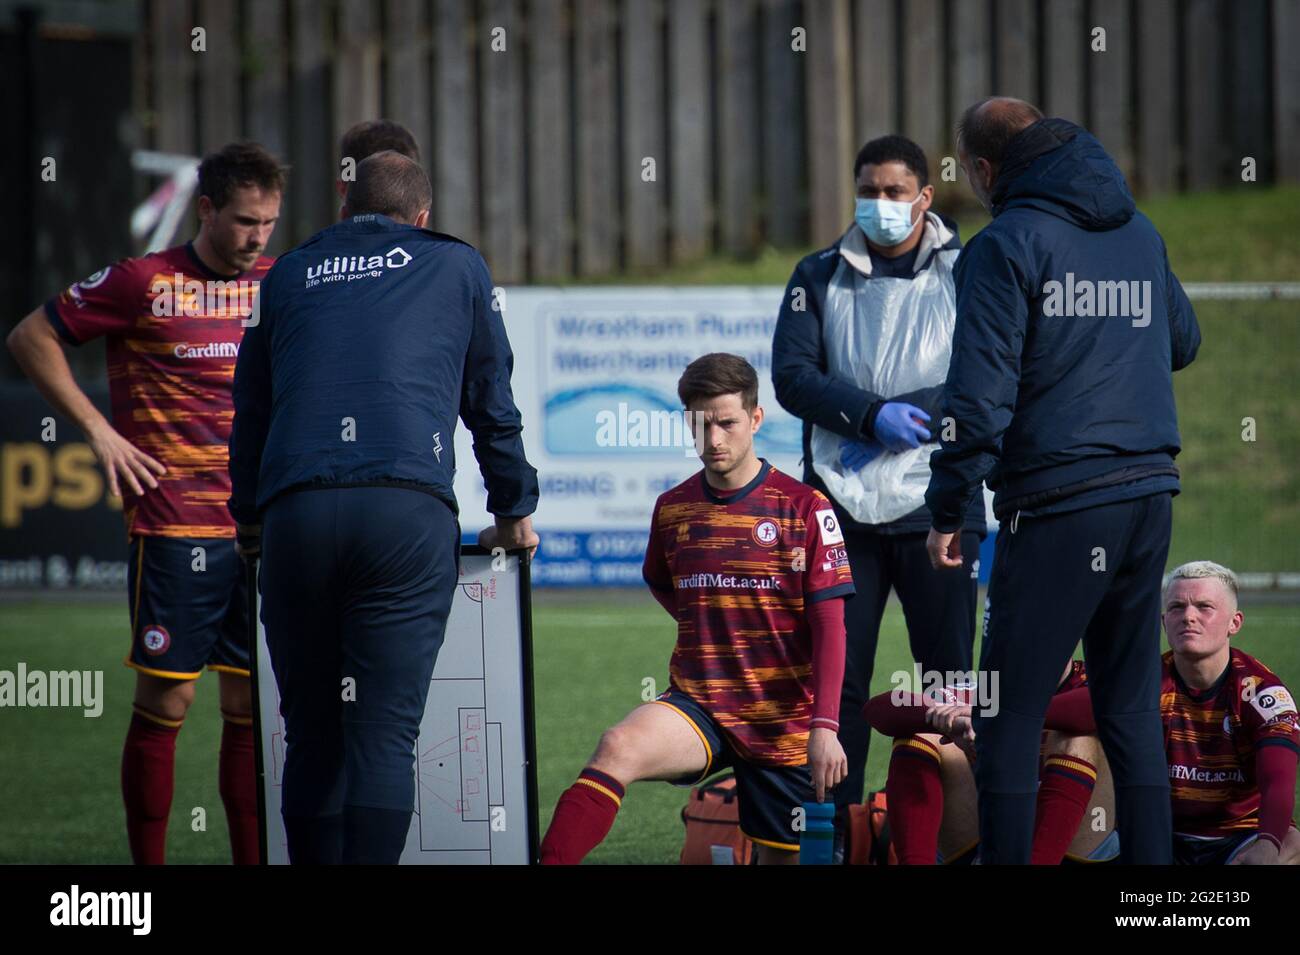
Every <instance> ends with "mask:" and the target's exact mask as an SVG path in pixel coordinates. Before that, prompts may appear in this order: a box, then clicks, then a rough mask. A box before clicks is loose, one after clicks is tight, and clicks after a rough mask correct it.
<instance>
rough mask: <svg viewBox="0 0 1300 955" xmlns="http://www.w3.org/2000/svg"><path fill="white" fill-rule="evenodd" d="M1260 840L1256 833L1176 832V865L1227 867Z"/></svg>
mask: <svg viewBox="0 0 1300 955" xmlns="http://www.w3.org/2000/svg"><path fill="white" fill-rule="evenodd" d="M1291 828H1292V829H1294V828H1295V826H1292V827H1291ZM1258 838H1259V833H1258V832H1254V831H1250V832H1236V833H1233V834H1232V835H1229V836H1189V835H1186V834H1184V833H1181V832H1175V833H1174V865H1227V864H1228V863H1229V862H1231V861H1232V860H1233V859H1235V858H1236V857H1237V856H1238V855H1240V854H1241V852H1242V850H1244V849H1246V848H1247V847H1249V846H1250V845H1252V844H1253V843H1254V842H1255V840H1256V839H1258Z"/></svg>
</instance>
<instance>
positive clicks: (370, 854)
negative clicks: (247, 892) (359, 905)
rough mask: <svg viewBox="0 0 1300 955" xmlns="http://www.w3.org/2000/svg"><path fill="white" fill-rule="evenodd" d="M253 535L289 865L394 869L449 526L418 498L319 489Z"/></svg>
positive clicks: (411, 793)
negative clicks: (258, 554) (281, 743)
mask: <svg viewBox="0 0 1300 955" xmlns="http://www.w3.org/2000/svg"><path fill="white" fill-rule="evenodd" d="M262 538H263V540H262V573H261V591H262V622H263V623H264V624H265V626H266V641H267V647H268V649H269V650H270V655H271V665H272V667H273V669H274V670H275V679H276V683H277V684H278V686H279V690H280V713H281V715H282V716H283V717H284V726H285V746H286V753H285V764H284V773H283V777H282V783H283V788H282V790H281V813H282V815H283V817H284V822H285V830H286V834H287V835H288V841H289V855H290V861H292V862H295V863H298V862H309V863H322V862H370V863H396V862H397V860H398V858H399V857H400V855H401V852H402V847H403V846H404V845H405V843H406V835H407V830H408V829H409V828H410V821H411V812H412V809H413V807H414V805H415V740H416V737H417V736H418V735H419V732H420V721H421V718H422V717H423V714H424V706H425V702H426V700H427V699H428V695H429V680H430V677H431V676H432V674H433V667H434V662H435V661H436V660H437V657H438V650H439V649H440V648H441V647H442V641H443V635H444V631H445V629H446V624H447V617H448V614H449V613H450V611H451V603H452V596H453V594H454V593H455V589H456V580H457V576H458V561H459V549H460V528H459V526H458V525H457V522H456V517H455V515H454V514H453V513H452V511H451V509H450V508H449V507H448V506H447V505H446V504H445V503H443V502H442V501H441V500H439V499H438V498H436V497H433V496H432V495H429V494H425V493H423V492H421V491H416V490H408V489H405V488H392V487H353V488H322V489H315V490H304V491H298V492H295V493H291V494H286V495H284V496H283V497H281V498H279V499H277V500H275V501H273V502H272V503H271V505H270V506H269V507H268V508H267V511H266V515H265V519H264V525H263V533H262ZM345 681H346V682H345Z"/></svg>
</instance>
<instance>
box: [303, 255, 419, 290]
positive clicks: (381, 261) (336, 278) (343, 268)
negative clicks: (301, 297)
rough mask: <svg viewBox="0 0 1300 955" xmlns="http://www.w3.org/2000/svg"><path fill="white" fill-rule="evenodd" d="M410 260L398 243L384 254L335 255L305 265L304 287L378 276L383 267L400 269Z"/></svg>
mask: <svg viewBox="0 0 1300 955" xmlns="http://www.w3.org/2000/svg"><path fill="white" fill-rule="evenodd" d="M410 261H411V253H409V252H407V251H406V250H405V249H403V248H402V247H401V246H400V245H399V246H394V247H393V248H392V249H390V250H389V251H388V252H386V253H385V254H384V255H343V256H339V255H336V256H334V257H333V258H332V259H326V260H325V261H324V262H321V263H320V264H319V265H309V266H307V284H306V286H305V287H306V288H311V287H313V286H315V285H320V284H321V283H322V282H351V281H353V280H354V279H364V278H379V276H381V275H383V274H384V269H385V268H389V269H400V268H402V267H403V266H405V265H407V264H408V263H409V262H410Z"/></svg>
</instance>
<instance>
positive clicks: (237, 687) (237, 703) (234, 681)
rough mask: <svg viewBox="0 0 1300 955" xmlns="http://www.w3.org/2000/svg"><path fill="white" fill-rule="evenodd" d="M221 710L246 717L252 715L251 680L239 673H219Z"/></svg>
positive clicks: (235, 715) (241, 717)
mask: <svg viewBox="0 0 1300 955" xmlns="http://www.w3.org/2000/svg"><path fill="white" fill-rule="evenodd" d="M221 712H222V713H223V714H225V715H227V716H233V717H236V718H239V719H247V718H248V717H251V716H252V715H253V691H252V681H251V680H249V678H248V677H246V676H244V675H243V674H240V673H226V672H224V671H223V672H222V674H221Z"/></svg>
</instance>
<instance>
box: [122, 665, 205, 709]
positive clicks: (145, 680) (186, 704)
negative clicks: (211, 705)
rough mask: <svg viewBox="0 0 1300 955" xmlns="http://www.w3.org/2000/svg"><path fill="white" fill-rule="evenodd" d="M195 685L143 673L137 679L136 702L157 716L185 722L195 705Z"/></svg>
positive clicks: (191, 682)
mask: <svg viewBox="0 0 1300 955" xmlns="http://www.w3.org/2000/svg"><path fill="white" fill-rule="evenodd" d="M194 683H195V681H194V680H172V679H168V678H166V677H157V676H151V675H149V674H147V673H141V674H139V675H138V677H137V679H136V684H135V702H136V704H137V705H139V706H141V707H143V708H144V709H146V710H148V711H149V712H150V713H152V714H154V715H155V716H161V717H162V718H163V719H168V720H183V719H185V714H186V713H188V712H189V709H190V706H191V705H193V703H194V692H195V687H194Z"/></svg>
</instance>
